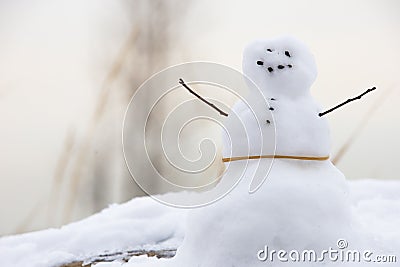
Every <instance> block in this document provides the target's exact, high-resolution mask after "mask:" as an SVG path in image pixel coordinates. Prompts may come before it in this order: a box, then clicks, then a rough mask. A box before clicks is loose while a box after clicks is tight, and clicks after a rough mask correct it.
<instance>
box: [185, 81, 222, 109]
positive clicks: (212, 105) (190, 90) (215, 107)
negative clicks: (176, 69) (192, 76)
mask: <svg viewBox="0 0 400 267" xmlns="http://www.w3.org/2000/svg"><path fill="white" fill-rule="evenodd" d="M179 83H180V84H181V85H182V86H183V87H185V88H186V89H187V90H188V91H189V92H190V93H191V94H193V95H194V96H196V97H197V98H198V99H200V100H201V101H203V102H204V103H206V104H207V105H209V106H210V107H212V108H213V109H215V110H216V111H218V112H219V114H221V115H223V116H226V117H228V113H226V112H224V111H222V110H221V109H219V108H218V107H217V106H215V105H214V104H213V103H211V102H209V101H207V100H206V99H204V98H203V97H202V96H201V95H199V94H198V93H196V92H195V91H193V90H192V89H191V88H190V87H189V86H188V85H187V84H186V83H185V82H184V81H183V79H179Z"/></svg>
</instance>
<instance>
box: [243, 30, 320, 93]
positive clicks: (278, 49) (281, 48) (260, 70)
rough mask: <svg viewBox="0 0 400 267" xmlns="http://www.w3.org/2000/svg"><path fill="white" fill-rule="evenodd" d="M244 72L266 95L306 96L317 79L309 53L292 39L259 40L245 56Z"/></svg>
mask: <svg viewBox="0 0 400 267" xmlns="http://www.w3.org/2000/svg"><path fill="white" fill-rule="evenodd" d="M243 72H244V74H245V75H246V76H247V77H248V78H249V79H250V80H252V82H254V83H255V85H257V86H258V87H259V88H260V89H261V90H262V91H264V92H265V93H267V94H274V95H276V94H283V95H286V96H287V97H296V96H301V95H304V94H305V93H307V92H308V91H309V88H310V86H311V84H312V83H313V82H314V81H315V78H316V77H317V66H316V64H315V60H314V57H313V55H312V54H311V52H310V51H309V49H308V48H307V46H306V45H305V44H303V43H302V42H301V41H299V40H297V39H296V38H294V37H291V36H280V37H277V38H274V39H260V40H256V41H254V42H252V43H250V44H249V45H247V46H246V48H245V49H244V52H243Z"/></svg>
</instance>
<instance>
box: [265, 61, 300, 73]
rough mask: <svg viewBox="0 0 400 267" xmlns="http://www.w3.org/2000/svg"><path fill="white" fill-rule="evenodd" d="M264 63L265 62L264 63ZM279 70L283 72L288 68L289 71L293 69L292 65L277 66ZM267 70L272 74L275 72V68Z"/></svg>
mask: <svg viewBox="0 0 400 267" xmlns="http://www.w3.org/2000/svg"><path fill="white" fill-rule="evenodd" d="M263 63H264V62H263ZM276 67H277V68H278V69H280V70H283V69H284V68H285V67H288V68H289V69H291V68H293V65H292V64H288V65H278V66H276ZM267 70H268V71H269V72H270V73H271V72H273V71H274V68H273V67H268V68H267Z"/></svg>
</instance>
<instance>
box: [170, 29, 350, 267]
mask: <svg viewBox="0 0 400 267" xmlns="http://www.w3.org/2000/svg"><path fill="white" fill-rule="evenodd" d="M243 72H244V74H245V76H246V79H247V80H248V84H249V88H250V91H249V96H248V97H247V100H248V101H239V102H238V103H236V104H235V105H234V107H233V108H232V110H231V112H230V114H229V116H228V118H227V119H226V122H225V126H226V129H227V132H228V133H229V138H224V140H225V142H224V148H223V161H224V162H225V165H226V172H225V175H224V176H223V177H222V179H221V182H220V183H221V184H223V183H224V180H229V179H230V176H231V174H233V173H238V172H243V175H242V180H241V181H240V183H239V184H238V185H237V186H236V187H235V188H234V189H233V190H232V191H231V192H230V194H228V195H227V196H226V197H225V198H223V199H221V200H220V201H218V202H216V203H214V204H212V205H209V206H206V207H203V208H198V209H196V210H193V211H192V212H191V213H190V214H189V216H188V222H187V223H188V227H187V231H186V235H185V239H184V242H183V244H182V246H180V247H179V249H178V251H177V254H176V256H175V258H174V259H173V260H171V266H172V265H173V266H182V267H183V266H201V267H214V266H215V267H222V266H236V267H241V266H243V267H244V266H281V265H284V264H285V259H286V260H288V261H289V259H288V257H289V256H288V255H287V254H286V257H283V258H282V260H279V259H277V258H276V255H275V258H272V259H271V255H268V254H270V253H269V252H270V251H271V250H274V251H279V250H284V251H286V252H288V253H289V252H290V251H293V250H296V251H298V252H300V253H301V252H302V251H305V250H313V251H315V252H316V254H317V257H318V256H320V255H319V254H318V253H320V252H321V251H323V250H324V249H328V248H329V247H335V246H336V242H337V240H339V239H341V238H346V240H349V239H351V235H352V233H353V232H354V230H353V229H352V220H351V216H350V210H349V204H348V202H347V198H348V190H347V187H346V183H345V177H344V176H343V174H342V173H341V172H340V171H339V170H338V169H337V168H336V167H335V166H334V165H333V164H332V163H331V162H330V161H329V152H330V136H329V128H328V124H327V121H326V119H325V117H322V116H319V114H320V113H321V112H322V110H321V108H320V106H319V105H318V104H317V103H316V101H315V100H314V99H313V97H312V96H311V94H310V87H311V85H312V83H313V82H314V81H315V79H316V76H317V68H316V64H315V61H314V58H313V56H312V54H311V53H310V52H309V50H308V48H307V47H306V46H305V45H304V44H303V43H302V42H300V41H299V40H297V39H295V38H293V37H289V36H282V37H278V38H275V39H265V40H257V41H255V42H253V43H251V44H249V45H248V46H247V47H246V48H245V50H244V53H243ZM257 89H258V90H259V91H260V92H261V93H262V96H263V97H264V99H260V96H259V94H254V97H253V96H252V92H255V90H257ZM252 103H253V104H254V105H252ZM257 103H258V104H257ZM263 103H267V105H264V104H263ZM238 122H241V123H242V125H244V127H238V124H237V123H238ZM243 129H245V130H244V131H243ZM260 169H261V170H262V169H264V170H265V169H268V172H267V173H265V172H264V173H262V172H260V171H259V170H260ZM243 170H245V171H243ZM257 176H258V177H257ZM260 176H261V178H266V179H265V181H264V182H263V179H260ZM257 179H258V181H257V182H256V184H255V186H253V188H255V189H257V190H256V191H254V193H252V194H249V190H247V189H248V185H249V184H252V183H253V184H254V181H255V180H257ZM260 185H261V186H260ZM250 191H251V190H250ZM266 248H267V249H266ZM294 254H295V253H294ZM273 256H274V255H272V257H273ZM281 256H282V255H281ZM292 256H295V255H292ZM294 260H295V259H294ZM325 260H326V261H328V259H325ZM295 261H296V260H295ZM298 261H301V259H298ZM297 264H299V263H297ZM303 264H304V265H305V266H310V265H313V264H315V265H317V266H320V265H321V264H324V263H323V262H313V261H311V262H309V261H308V262H304V263H303Z"/></svg>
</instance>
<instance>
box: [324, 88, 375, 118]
mask: <svg viewBox="0 0 400 267" xmlns="http://www.w3.org/2000/svg"><path fill="white" fill-rule="evenodd" d="M375 89H376V87H372V88H370V89H368V90H367V91H365V92H364V93H362V94H361V95H358V96H356V97H353V98H349V99H347V100H346V101H344V102H342V103H340V104H339V105H337V106H334V107H333V108H331V109H328V110H327V111H324V112H321V113H319V114H318V115H319V116H320V117H322V116H324V115H325V114H328V113H329V112H332V111H334V110H335V109H338V108H340V107H341V106H344V105H346V104H348V103H350V102H352V101H354V100H357V99H360V98H361V97H363V96H364V95H366V94H368V93H369V92H372V91H374V90H375Z"/></svg>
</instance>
